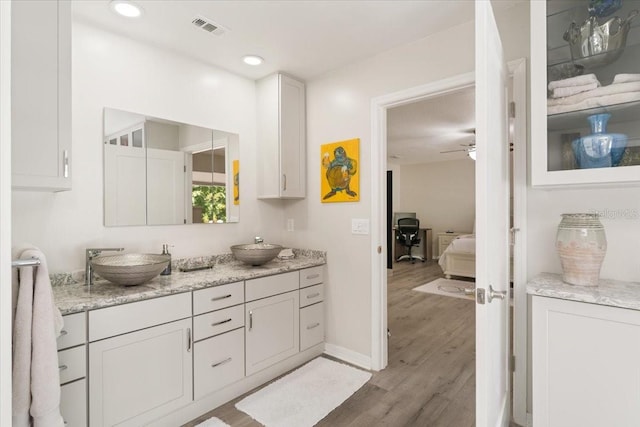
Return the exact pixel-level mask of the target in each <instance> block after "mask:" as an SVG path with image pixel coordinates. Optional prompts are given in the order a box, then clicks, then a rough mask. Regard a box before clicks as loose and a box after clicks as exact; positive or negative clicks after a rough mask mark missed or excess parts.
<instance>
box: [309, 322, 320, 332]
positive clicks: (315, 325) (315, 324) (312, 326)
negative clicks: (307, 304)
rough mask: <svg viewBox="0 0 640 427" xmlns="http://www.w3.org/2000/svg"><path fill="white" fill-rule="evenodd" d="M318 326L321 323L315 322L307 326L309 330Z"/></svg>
mask: <svg viewBox="0 0 640 427" xmlns="http://www.w3.org/2000/svg"><path fill="white" fill-rule="evenodd" d="M318 326H320V323H314V324H313V325H309V326H307V331H308V330H309V329H313V328H317V327H318Z"/></svg>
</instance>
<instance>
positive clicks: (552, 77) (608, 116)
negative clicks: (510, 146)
mask: <svg viewBox="0 0 640 427" xmlns="http://www.w3.org/2000/svg"><path fill="white" fill-rule="evenodd" d="M638 11H640V0H634V1H630V0H577V1H558V0H551V1H532V2H531V107H532V113H531V184H532V186H534V187H553V186H556V187H567V186H593V185H601V184H609V185H613V184H616V185H617V184H636V185H638V184H640V16H637V15H638Z"/></svg>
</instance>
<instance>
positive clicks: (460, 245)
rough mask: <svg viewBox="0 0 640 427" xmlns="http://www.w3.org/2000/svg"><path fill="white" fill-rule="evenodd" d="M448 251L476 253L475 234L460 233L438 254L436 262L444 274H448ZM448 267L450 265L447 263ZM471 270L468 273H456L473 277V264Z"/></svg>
mask: <svg viewBox="0 0 640 427" xmlns="http://www.w3.org/2000/svg"><path fill="white" fill-rule="evenodd" d="M450 253H465V254H475V253H476V235H475V234H462V235H460V236H458V237H456V238H455V239H453V240H452V241H451V243H450V244H449V246H447V249H445V251H444V252H443V253H442V254H440V258H439V259H438V264H439V265H440V267H441V268H442V271H444V272H445V274H448V271H449V268H448V265H447V258H448V257H449V256H450V255H449V254H450ZM449 267H450V265H449ZM472 270H473V271H469V272H468V274H467V273H465V272H457V274H456V275H460V276H464V277H475V265H474V266H473V268H472Z"/></svg>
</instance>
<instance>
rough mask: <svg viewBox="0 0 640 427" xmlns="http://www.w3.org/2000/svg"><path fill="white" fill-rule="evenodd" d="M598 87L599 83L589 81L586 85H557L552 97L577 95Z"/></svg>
mask: <svg viewBox="0 0 640 427" xmlns="http://www.w3.org/2000/svg"><path fill="white" fill-rule="evenodd" d="M597 87H598V84H597V83H587V84H586V85H579V86H568V87H557V88H555V89H554V90H553V94H552V95H551V97H552V98H564V97H565V96H571V95H576V94H578V93H581V92H586V91H588V90H593V89H595V88H597Z"/></svg>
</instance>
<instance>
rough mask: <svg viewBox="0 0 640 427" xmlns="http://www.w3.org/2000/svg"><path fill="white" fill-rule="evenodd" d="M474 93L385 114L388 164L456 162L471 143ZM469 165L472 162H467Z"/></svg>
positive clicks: (462, 93) (435, 100) (463, 93)
mask: <svg viewBox="0 0 640 427" xmlns="http://www.w3.org/2000/svg"><path fill="white" fill-rule="evenodd" d="M474 128H475V89H474V88H469V89H465V90H461V91H458V92H455V93H450V94H447V95H442V96H438V97H434V98H430V99H427V100H424V101H418V102H414V103H411V104H406V105H402V106H400V107H395V108H392V109H389V110H388V111H387V158H388V161H389V163H395V164H420V163H430V162H442V161H447V160H458V159H463V158H465V157H466V158H468V157H467V152H466V151H460V152H455V153H441V152H442V151H448V150H458V149H460V150H464V149H465V148H466V147H468V145H469V144H472V143H473V142H474V139H475V138H474V136H475V135H474V133H473V129H474ZM470 161H471V160H470Z"/></svg>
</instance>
